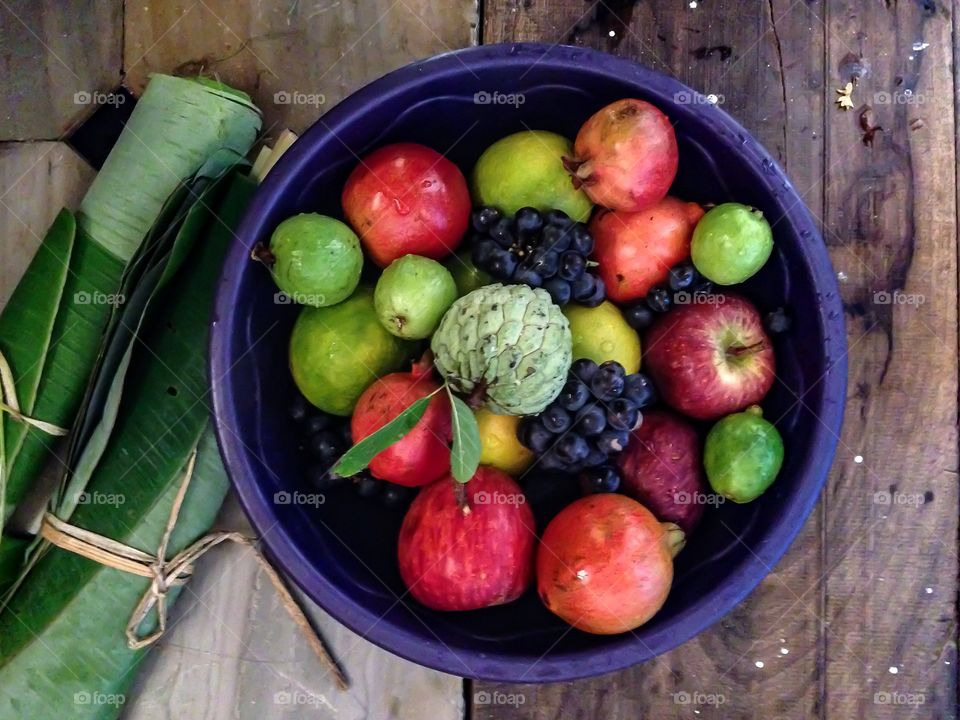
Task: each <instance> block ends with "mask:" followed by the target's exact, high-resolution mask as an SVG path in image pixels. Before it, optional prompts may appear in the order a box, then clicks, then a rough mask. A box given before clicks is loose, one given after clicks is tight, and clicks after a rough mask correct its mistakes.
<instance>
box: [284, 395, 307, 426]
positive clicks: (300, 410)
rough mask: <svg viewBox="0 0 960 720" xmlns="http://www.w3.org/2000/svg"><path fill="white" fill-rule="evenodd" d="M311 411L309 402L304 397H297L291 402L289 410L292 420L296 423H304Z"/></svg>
mask: <svg viewBox="0 0 960 720" xmlns="http://www.w3.org/2000/svg"><path fill="white" fill-rule="evenodd" d="M309 411H310V404H309V403H308V402H307V399H306V398H305V397H303V395H297V396H296V397H295V398H293V400H292V401H291V402H290V408H289V410H288V412H289V414H290V418H291V419H292V420H294V421H295V422H303V420H304V419H306V417H307V413H308V412H309Z"/></svg>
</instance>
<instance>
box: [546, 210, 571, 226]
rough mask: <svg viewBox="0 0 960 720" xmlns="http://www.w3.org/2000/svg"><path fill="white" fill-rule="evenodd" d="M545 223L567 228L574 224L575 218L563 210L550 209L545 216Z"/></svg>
mask: <svg viewBox="0 0 960 720" xmlns="http://www.w3.org/2000/svg"><path fill="white" fill-rule="evenodd" d="M543 224H544V225H557V226H558V227H563V228H566V227H570V226H571V225H572V224H573V220H571V219H570V216H569V215H567V214H566V213H565V212H564V211H563V210H548V211H547V212H546V213H545V214H544V216H543Z"/></svg>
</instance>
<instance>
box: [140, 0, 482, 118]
mask: <svg viewBox="0 0 960 720" xmlns="http://www.w3.org/2000/svg"><path fill="white" fill-rule="evenodd" d="M125 25H126V28H125V36H124V40H125V42H124V72H125V74H126V79H125V84H126V85H127V86H128V87H130V88H131V89H132V90H133V91H134V92H139V91H140V90H141V89H142V88H143V85H144V84H145V82H146V79H147V76H148V75H149V73H151V72H173V71H177V72H193V73H196V72H201V71H202V72H204V73H207V74H212V75H215V76H217V77H219V78H220V79H222V80H224V81H225V82H227V83H230V84H232V85H234V86H235V87H238V88H242V89H244V90H245V91H247V92H249V93H250V94H251V95H252V96H253V99H254V101H255V102H256V103H257V105H258V106H260V108H261V109H263V111H264V116H265V123H264V127H265V128H267V129H270V128H276V129H277V130H278V129H279V128H282V127H289V128H290V129H291V130H294V131H295V132H301V131H302V130H304V129H305V128H306V127H307V126H309V125H310V124H311V123H312V122H313V121H314V120H316V118H317V117H318V116H319V115H320V114H321V113H322V112H324V111H325V110H326V109H327V108H330V107H333V106H334V105H335V104H336V103H337V102H339V101H340V100H341V99H342V98H343V97H345V96H346V95H348V94H349V93H351V92H352V91H354V90H356V89H357V88H359V87H361V86H363V85H364V84H366V83H368V82H370V81H371V80H374V79H375V78H377V77H379V76H380V75H383V74H384V73H386V72H388V71H390V70H393V69H395V68H397V67H400V66H401V65H404V64H406V63H408V62H411V61H413V60H416V59H420V58H425V57H429V56H430V55H434V54H436V53H440V52H446V51H448V50H451V49H454V48H459V47H464V46H466V45H470V44H473V43H474V42H475V41H476V28H477V3H476V0H456V1H455V2H448V1H447V0H376V2H346V1H342V0H254V1H253V2H242V3H238V2H232V1H231V0H203V1H201V2H193V3H189V2H188V3H183V2H179V1H177V0H155V1H154V2H149V3H128V4H127V10H126V21H125ZM274 134H275V133H274Z"/></svg>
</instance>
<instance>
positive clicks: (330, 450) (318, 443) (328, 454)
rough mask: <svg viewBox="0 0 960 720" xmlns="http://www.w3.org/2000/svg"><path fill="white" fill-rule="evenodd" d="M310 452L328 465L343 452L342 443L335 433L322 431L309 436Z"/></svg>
mask: <svg viewBox="0 0 960 720" xmlns="http://www.w3.org/2000/svg"><path fill="white" fill-rule="evenodd" d="M309 448H310V454H311V455H313V456H314V457H315V458H317V460H320V461H322V462H326V463H327V465H328V466H329V465H330V464H332V463H333V461H334V460H336V459H337V458H338V457H340V455H341V454H342V453H343V445H342V444H341V442H340V437H339V436H338V435H337V433H333V432H329V431H326V430H324V431H322V432H318V433H316V434H315V435H313V436H311V437H310V441H309Z"/></svg>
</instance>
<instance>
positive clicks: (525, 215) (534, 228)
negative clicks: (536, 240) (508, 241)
mask: <svg viewBox="0 0 960 720" xmlns="http://www.w3.org/2000/svg"><path fill="white" fill-rule="evenodd" d="M542 227H543V216H542V215H540V213H539V212H538V211H537V209H536V208H532V207H522V208H520V209H519V210H517V214H516V215H514V216H513V229H514V232H515V233H516V235H517V238H519V239H520V240H526V239H527V238H530V237H533V236H534V235H536V234H537V233H538V232H540V229H541V228H542Z"/></svg>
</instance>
